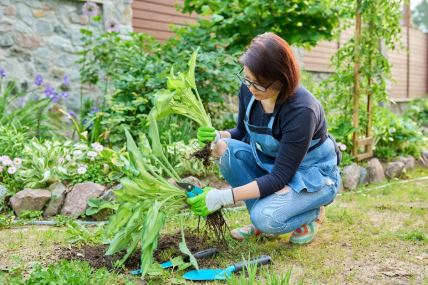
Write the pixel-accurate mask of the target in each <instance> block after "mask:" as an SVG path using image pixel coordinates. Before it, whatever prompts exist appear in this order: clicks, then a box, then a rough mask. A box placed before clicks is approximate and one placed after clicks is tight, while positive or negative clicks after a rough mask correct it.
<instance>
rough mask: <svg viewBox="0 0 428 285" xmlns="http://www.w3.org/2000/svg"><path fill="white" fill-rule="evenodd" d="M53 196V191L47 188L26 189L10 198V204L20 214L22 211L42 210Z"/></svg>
mask: <svg viewBox="0 0 428 285" xmlns="http://www.w3.org/2000/svg"><path fill="white" fill-rule="evenodd" d="M50 198H51V192H50V191H48V190H45V189H24V190H22V191H19V192H18V193H16V194H15V195H14V196H13V197H12V198H11V199H10V206H11V207H12V209H13V211H14V212H15V213H16V214H17V215H19V214H20V213H21V212H22V211H24V210H27V211H40V210H42V209H43V207H44V206H45V204H46V202H47V201H49V199H50Z"/></svg>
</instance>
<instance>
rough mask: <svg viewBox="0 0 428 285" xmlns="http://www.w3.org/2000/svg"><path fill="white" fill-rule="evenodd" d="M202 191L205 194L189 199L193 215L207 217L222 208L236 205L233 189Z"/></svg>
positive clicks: (207, 189)
mask: <svg viewBox="0 0 428 285" xmlns="http://www.w3.org/2000/svg"><path fill="white" fill-rule="evenodd" d="M202 190H203V193H201V194H199V195H198V196H196V197H193V198H188V199H187V204H189V205H190V208H191V209H192V211H193V213H195V215H197V216H202V217H206V216H208V215H209V214H211V213H213V212H215V211H217V210H218V209H220V208H221V207H222V206H226V205H230V204H234V203H235V201H234V198H233V193H232V189H225V190H219V189H215V188H211V187H205V188H203V189H202Z"/></svg>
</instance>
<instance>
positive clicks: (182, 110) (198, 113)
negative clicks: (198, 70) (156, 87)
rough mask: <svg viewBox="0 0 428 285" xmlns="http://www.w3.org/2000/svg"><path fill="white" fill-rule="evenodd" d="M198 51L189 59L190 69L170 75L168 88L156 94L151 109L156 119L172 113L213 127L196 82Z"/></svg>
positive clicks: (201, 124)
mask: <svg viewBox="0 0 428 285" xmlns="http://www.w3.org/2000/svg"><path fill="white" fill-rule="evenodd" d="M196 57H197V51H196V52H193V54H192V57H191V58H190V60H189V64H188V66H189V67H188V71H187V72H179V73H178V74H177V75H175V74H174V69H173V68H171V74H170V76H168V80H167V89H163V90H160V91H158V92H157V93H156V94H155V103H154V105H155V106H154V108H153V109H152V110H151V114H153V116H154V118H155V119H156V120H159V119H162V118H165V117H168V116H169V115H171V114H178V115H182V116H185V117H187V118H189V119H191V120H192V121H194V122H196V123H197V124H198V125H199V126H208V127H211V126H212V124H211V118H210V116H209V115H208V114H207V112H206V111H205V108H204V105H203V103H202V101H201V98H200V96H199V93H198V89H197V87H196V82H195V67H196Z"/></svg>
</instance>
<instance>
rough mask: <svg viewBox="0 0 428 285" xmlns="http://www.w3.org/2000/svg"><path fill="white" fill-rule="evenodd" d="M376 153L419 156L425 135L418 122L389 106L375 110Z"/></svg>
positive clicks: (382, 156)
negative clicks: (390, 108)
mask: <svg viewBox="0 0 428 285" xmlns="http://www.w3.org/2000/svg"><path fill="white" fill-rule="evenodd" d="M374 114H375V116H374V130H373V131H374V135H375V149H374V152H375V155H376V156H377V157H381V158H387V159H388V158H394V157H396V156H398V155H402V154H407V155H412V156H415V157H419V155H420V151H421V148H422V146H423V143H424V137H423V135H422V132H421V130H420V128H419V126H418V125H417V124H415V123H414V122H413V121H411V120H409V119H406V118H402V117H399V116H397V115H396V114H394V113H393V112H392V111H390V110H389V109H387V108H382V107H376V108H375V110H374Z"/></svg>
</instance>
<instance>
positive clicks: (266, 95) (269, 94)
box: [244, 65, 281, 100]
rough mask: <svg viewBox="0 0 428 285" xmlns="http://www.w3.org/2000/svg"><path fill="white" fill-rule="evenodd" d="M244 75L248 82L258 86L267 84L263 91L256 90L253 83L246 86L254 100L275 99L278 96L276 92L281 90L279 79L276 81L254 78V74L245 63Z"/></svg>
mask: <svg viewBox="0 0 428 285" xmlns="http://www.w3.org/2000/svg"><path fill="white" fill-rule="evenodd" d="M244 77H245V79H247V80H248V81H249V82H252V83H255V84H258V85H260V86H264V87H266V86H269V87H268V88H267V89H266V91H264V92H263V91H260V90H257V88H255V87H254V84H251V85H250V86H249V87H248V88H249V89H250V91H251V93H252V94H253V95H254V98H255V99H256V100H266V99H276V98H277V97H278V94H279V92H280V90H281V83H280V82H279V81H278V82H272V81H268V80H266V81H265V80H263V81H258V80H257V79H256V76H255V75H254V74H253V73H252V72H251V71H250V69H248V67H246V66H245V65H244Z"/></svg>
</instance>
